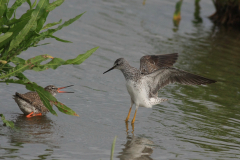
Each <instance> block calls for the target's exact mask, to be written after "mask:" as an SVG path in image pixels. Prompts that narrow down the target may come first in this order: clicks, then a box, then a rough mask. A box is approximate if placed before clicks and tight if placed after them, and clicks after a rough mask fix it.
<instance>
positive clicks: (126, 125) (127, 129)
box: [125, 122, 128, 135]
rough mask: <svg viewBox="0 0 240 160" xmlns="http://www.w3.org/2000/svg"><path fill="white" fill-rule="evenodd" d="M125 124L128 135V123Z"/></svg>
mask: <svg viewBox="0 0 240 160" xmlns="http://www.w3.org/2000/svg"><path fill="white" fill-rule="evenodd" d="M125 124H126V133H127V135H128V122H125Z"/></svg>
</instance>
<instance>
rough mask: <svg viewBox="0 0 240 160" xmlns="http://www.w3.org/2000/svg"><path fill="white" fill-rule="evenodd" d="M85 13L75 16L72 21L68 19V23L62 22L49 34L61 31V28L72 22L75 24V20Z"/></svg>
mask: <svg viewBox="0 0 240 160" xmlns="http://www.w3.org/2000/svg"><path fill="white" fill-rule="evenodd" d="M84 13H85V12H83V13H81V14H79V15H77V16H76V17H74V18H72V19H69V20H68V21H66V22H64V23H63V24H62V25H59V26H58V27H57V28H56V29H52V30H51V32H52V33H54V32H56V31H58V30H60V29H62V28H63V27H66V26H68V25H70V24H72V23H73V22H75V21H76V20H78V19H79V18H80V17H81V16H82V15H83V14H84Z"/></svg>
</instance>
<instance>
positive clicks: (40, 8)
mask: <svg viewBox="0 0 240 160" xmlns="http://www.w3.org/2000/svg"><path fill="white" fill-rule="evenodd" d="M47 5H48V0H40V1H39V2H38V5H37V7H36V9H35V10H34V11H33V12H32V14H31V18H30V20H29V21H28V23H27V24H26V25H25V26H24V28H23V29H22V30H21V32H19V34H18V35H17V36H16V37H15V38H14V39H13V40H12V41H11V43H10V47H9V49H8V51H11V50H12V49H13V48H16V47H17V46H18V45H19V44H20V43H21V42H22V41H23V40H24V38H25V36H26V35H27V34H28V32H30V30H32V29H33V27H35V26H36V23H37V22H36V21H37V18H38V17H39V16H41V15H42V14H43V13H44V11H45V8H46V7H47Z"/></svg>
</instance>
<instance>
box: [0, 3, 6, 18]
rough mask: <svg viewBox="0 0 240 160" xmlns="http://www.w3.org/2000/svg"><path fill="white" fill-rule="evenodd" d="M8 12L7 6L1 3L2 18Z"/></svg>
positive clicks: (0, 15) (0, 14)
mask: <svg viewBox="0 0 240 160" xmlns="http://www.w3.org/2000/svg"><path fill="white" fill-rule="evenodd" d="M6 10H7V5H6V4H1V3H0V17H2V16H3V14H4V13H5V12H6Z"/></svg>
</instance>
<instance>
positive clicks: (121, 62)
mask: <svg viewBox="0 0 240 160" xmlns="http://www.w3.org/2000/svg"><path fill="white" fill-rule="evenodd" d="M126 64H128V62H127V61H126V60H125V59H124V58H118V59H117V60H116V61H115V62H114V64H113V67H112V68H110V69H109V70H107V71H105V72H104V73H103V74H105V73H107V72H109V71H111V70H113V69H119V70H121V69H123V68H124V67H125V65H126Z"/></svg>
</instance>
